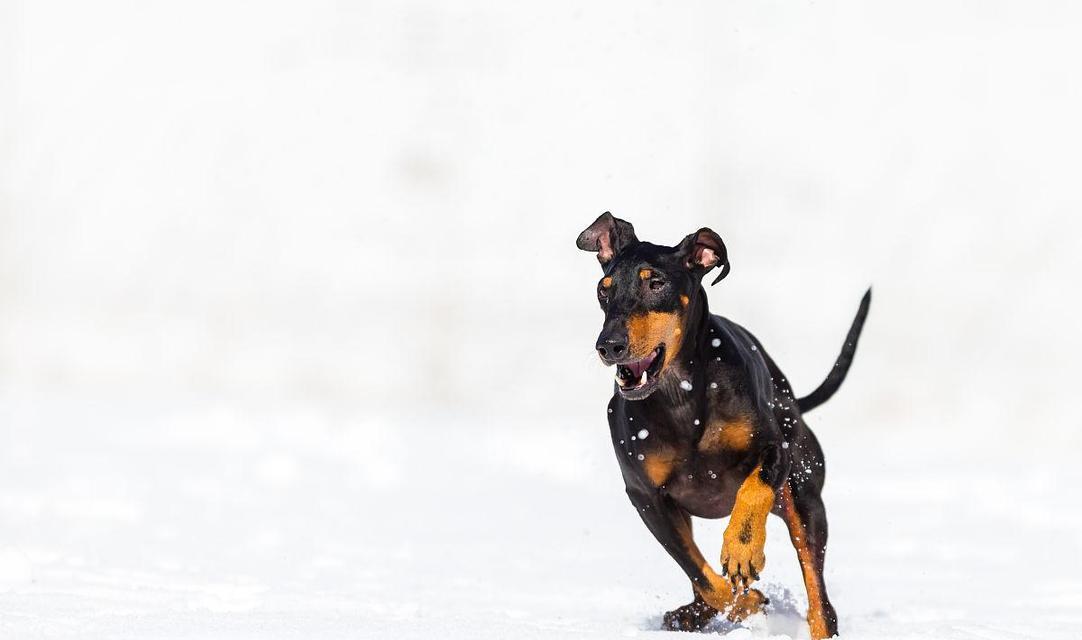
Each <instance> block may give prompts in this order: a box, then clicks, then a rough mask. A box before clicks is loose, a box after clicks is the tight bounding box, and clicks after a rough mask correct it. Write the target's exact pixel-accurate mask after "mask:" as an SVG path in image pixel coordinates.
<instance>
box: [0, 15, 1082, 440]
mask: <svg viewBox="0 0 1082 640" xmlns="http://www.w3.org/2000/svg"><path fill="white" fill-rule="evenodd" d="M1080 17H1082V12H1080V11H1079V9H1078V8H1077V7H1076V6H1075V5H1072V4H1070V3H1062V2H1060V3H1057V2H1049V3H1038V4H1037V5H1033V4H1029V3H1026V4H1023V3H1011V2H1001V3H991V4H982V5H980V6H977V5H972V4H971V3H966V2H936V3H931V2H918V3H907V4H906V5H904V6H901V5H898V6H889V5H888V6H878V7H876V8H875V9H874V10H873V9H872V8H871V7H870V6H867V5H865V4H863V3H856V2H827V3H806V4H798V5H771V4H765V5H764V4H762V3H746V2H740V3H729V4H722V5H717V4H711V3H692V4H688V5H673V6H664V7H662V6H658V5H655V4H652V3H621V4H619V5H608V4H603V5H591V6H579V5H578V4H577V3H556V4H546V5H544V6H543V7H542V6H529V5H523V6H515V7H512V6H511V5H505V4H499V3H489V2H467V3H458V4H456V5H455V6H453V7H451V6H445V5H440V4H436V3H429V2H406V3H361V4H357V5H342V4H340V3H336V2H317V3H306V4H305V5H304V10H303V11H301V10H300V8H299V5H294V4H291V3H266V4H260V5H258V7H255V6H249V5H247V4H245V3H233V2H227V3H213V4H211V3H195V4H192V5H184V6H183V7H179V6H172V5H169V4H164V3H162V4H149V5H130V4H128V3H108V2H107V3H95V4H94V5H81V4H78V3H65V2H40V3H39V2H35V3H25V2H16V3H8V4H6V5H5V6H4V8H3V9H0V25H2V26H0V35H2V36H3V38H2V40H3V45H2V46H3V49H2V51H3V52H4V55H3V58H4V61H5V64H3V65H2V66H0V74H2V76H0V78H2V79H3V82H2V84H0V116H2V117H0V121H2V122H3V124H2V136H0V168H2V174H0V261H2V262H0V267H2V268H0V386H2V387H5V388H7V389H11V390H14V391H16V392H21V391H26V392H37V391H40V392H43V393H58V394H61V395H62V394H64V393H91V394H93V393H101V394H103V396H109V395H118V396H124V395H126V394H132V395H142V394H150V395H153V394H155V393H163V394H169V393H177V394H205V395H207V396H210V397H218V398H220V399H221V401H222V402H224V403H226V404H228V403H233V402H236V403H243V402H252V403H257V404H258V403H261V402H295V403H298V404H304V405H310V406H313V407H324V408H325V409H326V410H328V411H337V410H341V411H346V412H351V413H357V414H372V415H383V416H390V417H391V418H392V419H394V418H395V417H396V416H397V417H402V418H406V417H410V418H411V419H418V418H424V417H425V416H429V415H445V414H446V415H455V416H459V417H463V416H464V417H470V416H474V417H476V418H477V419H479V420H486V421H492V422H493V423H494V424H495V423H498V424H499V425H500V428H503V427H504V426H507V425H509V424H513V421H511V420H508V418H513V416H514V415H516V414H519V413H530V414H533V415H538V414H540V415H546V416H550V417H551V418H552V419H553V420H560V419H567V418H569V417H574V418H584V417H589V416H596V417H597V419H598V420H600V419H601V418H600V416H601V411H602V410H601V407H602V405H603V403H604V402H605V399H606V398H607V396H608V394H609V393H610V380H609V374H608V372H606V371H604V370H603V369H602V368H601V367H600V365H599V364H598V363H597V362H596V358H594V356H593V353H592V349H591V346H592V343H593V339H594V336H595V335H596V332H597V330H598V328H599V324H600V322H599V321H600V314H599V312H598V310H597V309H596V306H595V302H594V300H593V293H592V292H593V287H594V282H595V281H596V279H597V276H598V273H597V266H596V262H595V261H594V259H593V257H592V256H590V255H588V254H584V253H581V252H579V251H577V250H576V249H575V247H574V238H575V236H576V235H577V234H578V232H579V231H580V230H581V229H582V228H583V227H585V226H586V225H587V224H589V222H591V221H592V220H593V219H594V217H596V216H597V215H598V214H599V213H600V212H601V211H605V210H611V211H613V212H614V213H615V214H616V215H618V216H619V217H622V218H625V219H627V220H630V221H631V222H633V223H634V224H635V226H636V229H637V231H638V234H639V237H640V238H642V239H646V240H650V241H652V242H657V243H674V242H676V241H678V240H679V239H680V238H681V237H683V235H685V234H686V233H689V232H690V231H692V230H694V229H696V228H698V227H700V226H710V227H712V228H714V229H715V230H716V231H718V232H719V233H720V234H721V235H722V237H723V238H724V239H725V242H726V243H727V245H728V247H729V251H730V255H731V258H732V263H733V271H732V275H731V276H730V277H729V278H728V279H727V280H726V281H725V282H723V283H722V284H720V285H718V286H717V287H713V288H709V287H708V290H709V296H710V299H711V306H712V310H713V311H714V312H715V313H720V314H723V315H726V316H728V317H731V318H733V319H734V320H736V321H738V322H740V323H742V324H744V325H745V326H747V327H748V328H749V329H751V330H752V331H753V332H754V333H756V334H757V335H758V336H759V338H760V339H761V340H762V341H763V342H764V344H765V345H766V347H767V349H768V350H769V351H770V353H771V354H772V355H773V356H774V357H775V359H776V360H777V361H778V363H779V364H780V366H781V367H782V368H783V370H785V371H786V373H787V374H788V375H789V376H790V378H791V379H792V380H793V381H794V383H795V385H796V387H797V390H798V392H799V393H807V392H808V391H810V390H811V389H812V388H814V386H815V385H817V384H818V383H819V381H820V380H821V379H822V378H823V376H825V375H826V373H827V371H828V370H829V368H830V365H831V363H832V362H833V359H834V357H835V355H836V353H837V350H838V348H839V347H840V345H841V341H842V339H843V337H844V335H845V331H846V329H847V327H848V324H849V322H850V319H851V318H852V315H853V313H854V312H855V310H856V306H857V302H858V301H859V298H860V296H861V294H862V293H863V292H864V290H865V289H866V288H867V287H868V286H869V285H872V286H873V287H874V290H875V294H874V302H873V305H872V310H871V315H870V319H869V322H868V325H867V327H866V330H865V334H864V338H863V340H862V343H861V348H860V350H859V352H858V354H857V356H856V360H855V365H854V368H853V370H852V372H851V374H850V378H849V380H848V381H847V382H846V384H845V386H844V387H843V389H842V391H841V392H840V393H839V395H838V396H837V398H836V399H835V400H834V401H833V402H832V403H831V404H830V405H828V406H827V407H826V408H824V410H823V415H824V416H827V417H828V420H827V422H829V423H830V424H829V427H825V428H829V429H839V430H868V429H888V430H898V429H901V430H903V431H904V430H910V429H912V430H926V429H931V430H934V429H938V428H948V429H952V430H954V429H979V430H981V431H987V432H991V433H994V434H996V436H997V437H1001V438H1006V439H1007V440H1008V441H1010V442H1016V443H1017V444H1018V445H1019V446H1026V443H1027V442H1029V441H1030V439H1031V437H1032V436H1031V431H1030V430H1028V429H1022V430H1019V429H1018V428H1017V427H1018V425H1020V424H1028V423H1029V422H1031V421H1033V420H1039V421H1040V422H1041V423H1042V426H1041V429H1042V432H1043V433H1045V434H1046V437H1047V439H1042V441H1041V442H1040V443H1036V444H1033V445H1032V446H1034V447H1038V446H1047V444H1048V440H1052V439H1056V440H1058V439H1062V440H1068V441H1071V442H1079V441H1080V440H1082V437H1080V436H1079V435H1078V430H1077V429H1075V428H1074V426H1075V425H1074V422H1075V421H1074V420H1073V419H1072V418H1070V417H1069V415H1070V414H1069V413H1068V412H1066V411H1065V409H1067V408H1068V407H1069V406H1070V403H1071V402H1072V400H1073V393H1074V389H1073V387H1074V378H1075V377H1076V376H1075V373H1074V363H1075V361H1076V360H1077V359H1078V357H1079V356H1080V355H1082V339H1080V338H1079V336H1078V334H1077V333H1075V332H1073V331H1070V330H1069V328H1070V327H1072V326H1073V325H1074V324H1075V323H1076V321H1077V320H1078V318H1079V304H1078V294H1077V285H1076V282H1075V273H1076V272H1077V268H1078V267H1079V266H1080V262H1082V259H1080V257H1079V256H1080V252H1079V248H1080V246H1079V245H1080V243H1079V240H1078V233H1077V231H1078V229H1079V227H1080V224H1082V223H1079V222H1078V221H1077V219H1078V216H1077V212H1078V210H1079V204H1082V193H1080V192H1079V190H1078V189H1077V188H1076V185H1075V183H1076V180H1077V175H1078V170H1079V169H1080V168H1082V167H1080V161H1079V160H1080V159H1079V153H1078V149H1079V148H1082V145H1080V144H1079V143H1082V124H1080V121H1079V119H1078V118H1077V115H1076V114H1077V113H1079V112H1080V110H1082V92H1080V91H1079V89H1078V86H1077V83H1072V82H1070V81H1069V78H1070V77H1073V72H1074V69H1073V66H1074V61H1075V60H1077V58H1078V54H1079V53H1080V48H1082V46H1080V45H1079V44H1078V40H1077V38H1075V37H1074V33H1075V31H1074V29H1073V28H1072V25H1077V24H1078V19H1079V18H1080ZM240 33H243V38H238V37H237V36H238V34H240Z"/></svg>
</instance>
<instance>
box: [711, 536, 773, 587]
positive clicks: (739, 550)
mask: <svg viewBox="0 0 1082 640" xmlns="http://www.w3.org/2000/svg"><path fill="white" fill-rule="evenodd" d="M734 525H735V526H734ZM734 529H735V530H734ZM756 529H765V527H763V526H759V527H755V526H754V525H753V524H752V523H751V522H750V520H744V521H743V522H740V523H733V522H730V523H729V526H728V528H726V529H725V542H724V543H723V544H722V547H721V575H723V576H725V577H727V578H728V579H729V582H730V583H731V584H732V587H733V590H734V591H738V590H743V589H747V588H748V585H750V584H751V583H752V582H754V581H756V580H758V579H759V572H760V571H762V570H763V567H764V566H766V555H765V554H764V553H763V547H764V546H765V545H766V531H757V530H756Z"/></svg>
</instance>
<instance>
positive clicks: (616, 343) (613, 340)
mask: <svg viewBox="0 0 1082 640" xmlns="http://www.w3.org/2000/svg"><path fill="white" fill-rule="evenodd" d="M597 352H598V353H599V354H601V359H602V360H605V361H612V360H616V359H618V358H622V357H624V354H625V353H627V338H625V337H623V336H601V337H600V338H598V340H597Z"/></svg>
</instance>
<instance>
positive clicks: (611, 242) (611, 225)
mask: <svg viewBox="0 0 1082 640" xmlns="http://www.w3.org/2000/svg"><path fill="white" fill-rule="evenodd" d="M638 241H639V239H638V238H636V237H635V227H633V226H631V223H630V222H628V221H627V220H621V219H619V218H615V217H613V215H612V214H611V213H609V212H608V211H606V212H605V213H603V214H601V215H600V216H598V217H597V220H594V223H593V224H592V225H590V226H588V227H586V229H585V230H584V231H583V232H582V233H580V234H579V239H578V240H576V241H575V244H577V245H578V247H579V249H582V250H583V251H595V252H597V261H598V262H600V263H601V264H602V265H606V264H608V263H609V262H610V261H611V260H612V259H613V257H614V256H615V255H616V254H618V253H620V252H621V251H623V250H624V249H626V248H627V247H628V246H630V245H633V244H635V243H637V242H638Z"/></svg>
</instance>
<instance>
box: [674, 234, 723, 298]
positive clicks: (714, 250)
mask: <svg viewBox="0 0 1082 640" xmlns="http://www.w3.org/2000/svg"><path fill="white" fill-rule="evenodd" d="M676 253H677V254H679V255H680V256H681V257H683V259H684V264H685V265H686V266H687V268H688V269H690V270H691V272H692V273H695V274H696V275H698V276H699V277H700V278H701V277H702V276H703V275H705V274H706V272H707V271H710V270H711V269H713V268H714V267H721V273H720V274H718V277H716V278H714V281H713V282H711V283H710V284H711V285H715V284H717V283H719V282H721V279H722V278H724V277H725V276H727V275H729V254H728V252H727V251H726V250H725V243H724V242H722V241H721V236H719V235H718V234H716V233H714V232H713V231H712V230H710V229H707V228H706V227H703V228H702V229H699V230H698V231H696V232H695V233H693V234H691V235H689V236H688V237H686V238H684V240H683V241H682V242H681V243H680V245H679V246H678V247H676Z"/></svg>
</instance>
